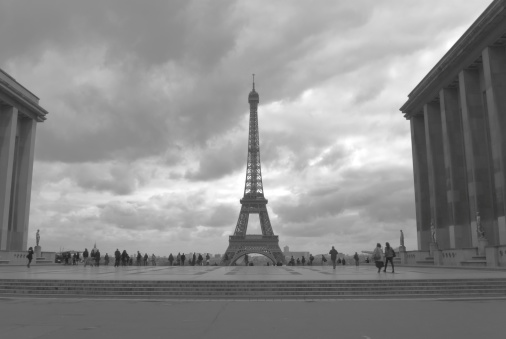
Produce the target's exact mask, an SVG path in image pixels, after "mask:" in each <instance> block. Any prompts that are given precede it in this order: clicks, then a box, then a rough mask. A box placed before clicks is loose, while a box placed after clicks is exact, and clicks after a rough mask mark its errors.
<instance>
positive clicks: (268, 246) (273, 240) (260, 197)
mask: <svg viewBox="0 0 506 339" xmlns="http://www.w3.org/2000/svg"><path fill="white" fill-rule="evenodd" d="M248 102H249V105H250V119H249V138H248V159H247V164H246V181H245V183H244V196H243V198H242V199H241V211H240V213H239V218H238V220H237V225H236V227H235V232H234V235H233V236H231V237H230V240H229V248H228V249H227V252H226V253H227V257H228V259H229V260H228V262H225V261H224V260H222V264H225V265H232V264H233V263H235V261H236V260H237V259H238V258H240V257H241V256H243V255H245V254H248V253H259V254H263V255H265V256H266V257H268V258H269V259H271V260H273V262H274V263H277V262H278V261H279V262H282V263H285V257H284V255H283V253H282V252H281V249H280V248H279V243H278V237H277V236H275V235H274V232H273V231H272V226H271V221H270V219H269V214H268V212H267V202H268V200H267V199H265V197H264V187H263V183H262V166H261V164H260V138H259V133H258V103H259V102H260V97H259V95H258V93H257V92H256V91H255V75H253V89H252V91H251V92H250V93H249V96H248ZM250 214H258V215H259V219H260V227H261V229H262V235H259V237H260V238H255V237H257V236H256V235H246V231H247V229H248V221H249V215H250ZM258 241H260V242H261V244H260V245H259V244H258ZM251 242H255V244H254V245H253V244H251Z"/></svg>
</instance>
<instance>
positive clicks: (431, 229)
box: [430, 219, 437, 244]
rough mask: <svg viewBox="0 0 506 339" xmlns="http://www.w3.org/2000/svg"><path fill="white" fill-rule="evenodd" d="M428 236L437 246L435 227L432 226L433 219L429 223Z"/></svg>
mask: <svg viewBox="0 0 506 339" xmlns="http://www.w3.org/2000/svg"><path fill="white" fill-rule="evenodd" d="M430 234H431V236H432V242H433V243H434V244H437V234H436V226H435V225H434V219H432V220H431V221H430Z"/></svg>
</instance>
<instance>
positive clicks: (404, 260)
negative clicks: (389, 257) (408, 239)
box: [399, 246, 408, 265]
mask: <svg viewBox="0 0 506 339" xmlns="http://www.w3.org/2000/svg"><path fill="white" fill-rule="evenodd" d="M399 257H400V259H401V264H403V265H406V264H407V259H408V258H407V253H406V246H399Z"/></svg>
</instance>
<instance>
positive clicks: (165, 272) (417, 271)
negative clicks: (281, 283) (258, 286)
mask: <svg viewBox="0 0 506 339" xmlns="http://www.w3.org/2000/svg"><path fill="white" fill-rule="evenodd" d="M479 278H506V270H471V269H444V268H433V267H402V266H401V267H397V268H396V272H395V273H390V268H389V269H388V270H387V273H383V272H381V273H380V274H378V273H377V269H376V268H375V267H374V266H372V265H361V266H358V267H356V266H351V265H350V266H338V267H337V268H336V269H335V270H334V269H333V268H332V266H295V267H287V266H282V267H273V266H250V267H246V266H234V267H222V266H184V267H179V266H126V267H119V268H114V267H113V266H99V267H90V266H87V267H84V266H83V265H78V266H65V265H52V266H32V267H31V268H27V267H26V266H0V279H61V280H70V279H76V280H213V281H215V280H384V279H393V280H410V279H479ZM0 339H1V338H0Z"/></svg>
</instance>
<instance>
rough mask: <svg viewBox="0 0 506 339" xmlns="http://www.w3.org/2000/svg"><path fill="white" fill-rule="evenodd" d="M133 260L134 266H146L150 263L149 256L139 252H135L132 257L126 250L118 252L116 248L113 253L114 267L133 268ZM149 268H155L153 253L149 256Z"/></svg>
mask: <svg viewBox="0 0 506 339" xmlns="http://www.w3.org/2000/svg"><path fill="white" fill-rule="evenodd" d="M134 259H135V265H136V266H148V264H149V261H150V260H149V259H150V257H149V255H148V254H147V253H144V255H142V254H141V252H140V251H137V254H135V255H133V256H130V255H129V254H128V252H127V251H126V250H123V252H120V250H119V249H118V248H117V249H116V251H114V267H119V266H133V264H134ZM107 262H108V261H107ZM151 266H156V256H155V254H154V253H153V254H152V255H151Z"/></svg>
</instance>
